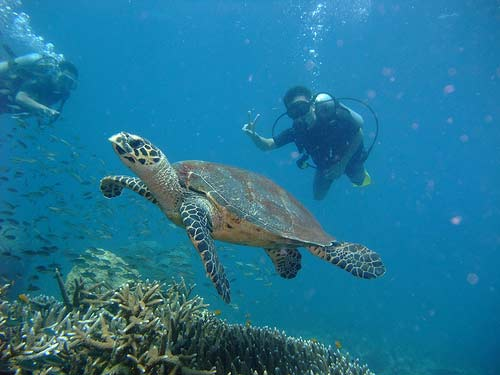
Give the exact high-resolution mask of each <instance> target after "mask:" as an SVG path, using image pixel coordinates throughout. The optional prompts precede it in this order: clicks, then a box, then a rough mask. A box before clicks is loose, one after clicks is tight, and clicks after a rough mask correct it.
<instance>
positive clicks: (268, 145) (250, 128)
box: [241, 111, 276, 151]
mask: <svg viewBox="0 0 500 375" xmlns="http://www.w3.org/2000/svg"><path fill="white" fill-rule="evenodd" d="M259 117H260V114H257V116H255V119H253V120H252V113H251V112H250V111H248V122H247V123H246V124H245V125H243V128H241V130H243V131H244V132H245V134H246V135H248V136H249V137H250V139H251V140H252V141H253V143H254V144H255V146H257V147H258V148H259V149H260V150H262V151H270V150H273V149H275V148H276V144H275V143H274V139H273V138H264V137H262V136H260V135H259V134H257V132H256V131H255V124H256V123H257V120H258V119H259Z"/></svg>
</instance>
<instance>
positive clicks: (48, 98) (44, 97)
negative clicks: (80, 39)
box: [0, 71, 69, 114]
mask: <svg viewBox="0 0 500 375" xmlns="http://www.w3.org/2000/svg"><path fill="white" fill-rule="evenodd" d="M22 73H24V74H22ZM22 73H18V74H10V75H7V76H6V77H0V114H2V113H19V112H23V111H24V109H22V108H21V107H20V105H19V104H18V103H16V95H17V94H18V93H19V92H21V91H22V92H25V93H26V94H27V95H28V96H29V97H30V98H31V99H33V100H35V101H37V102H38V103H40V104H43V105H45V106H47V107H50V106H52V105H54V104H56V103H60V102H62V101H65V100H66V99H67V98H68V96H69V92H67V91H61V90H60V89H59V87H58V86H57V84H56V83H55V82H54V81H53V79H52V77H51V76H50V75H37V76H36V77H34V76H33V75H32V76H30V75H29V73H28V72H26V71H23V72H22Z"/></svg>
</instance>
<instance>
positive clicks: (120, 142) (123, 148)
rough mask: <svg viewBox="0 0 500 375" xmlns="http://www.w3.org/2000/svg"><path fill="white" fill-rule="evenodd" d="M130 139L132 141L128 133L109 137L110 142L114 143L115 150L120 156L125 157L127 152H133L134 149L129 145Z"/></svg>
mask: <svg viewBox="0 0 500 375" xmlns="http://www.w3.org/2000/svg"><path fill="white" fill-rule="evenodd" d="M129 139H130V134H128V133H126V132H120V133H117V134H115V135H112V136H111V137H109V138H108V141H110V142H111V143H112V145H113V148H114V149H115V151H116V152H117V153H118V155H123V154H125V153H127V152H131V151H132V149H131V148H130V146H129V144H128V140H129Z"/></svg>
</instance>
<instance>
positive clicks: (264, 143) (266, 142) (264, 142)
mask: <svg viewBox="0 0 500 375" xmlns="http://www.w3.org/2000/svg"><path fill="white" fill-rule="evenodd" d="M244 131H245V130H244ZM246 133H247V135H248V136H249V137H250V139H251V140H252V141H253V143H254V144H255V146H257V147H258V148H259V149H260V150H262V151H270V150H274V149H275V148H276V144H275V143H274V139H273V138H264V137H262V136H261V135H259V134H257V132H256V131H253V132H248V131H247V132H246Z"/></svg>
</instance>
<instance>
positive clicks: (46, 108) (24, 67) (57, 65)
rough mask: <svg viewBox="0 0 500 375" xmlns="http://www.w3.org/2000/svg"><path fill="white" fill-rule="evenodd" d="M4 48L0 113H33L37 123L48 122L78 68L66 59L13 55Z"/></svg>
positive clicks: (71, 85) (0, 66)
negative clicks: (4, 58) (7, 56)
mask: <svg viewBox="0 0 500 375" xmlns="http://www.w3.org/2000/svg"><path fill="white" fill-rule="evenodd" d="M4 48H5V50H6V51H7V52H8V53H9V56H10V59H9V60H7V61H1V62H0V114H2V113H9V114H11V115H12V117H14V118H18V119H20V118H25V117H31V116H33V117H36V118H37V119H38V122H39V124H42V123H44V124H46V125H50V124H52V123H53V122H55V121H56V120H57V119H58V118H59V116H60V114H61V111H62V109H63V107H64V104H65V103H66V100H68V98H69V96H70V93H71V91H72V90H74V89H75V88H76V86H77V81H78V70H77V69H76V67H75V66H74V65H73V64H72V63H70V62H69V61H66V60H62V61H57V60H56V59H55V58H53V57H50V56H47V55H41V54H39V53H30V54H27V55H24V56H19V57H16V56H15V55H14V54H13V53H12V51H11V50H10V48H8V47H7V46H4ZM57 104H59V105H58V106H57V109H54V108H53V106H54V105H57Z"/></svg>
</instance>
